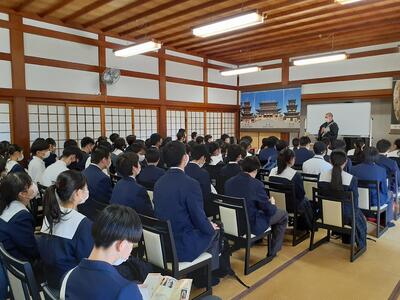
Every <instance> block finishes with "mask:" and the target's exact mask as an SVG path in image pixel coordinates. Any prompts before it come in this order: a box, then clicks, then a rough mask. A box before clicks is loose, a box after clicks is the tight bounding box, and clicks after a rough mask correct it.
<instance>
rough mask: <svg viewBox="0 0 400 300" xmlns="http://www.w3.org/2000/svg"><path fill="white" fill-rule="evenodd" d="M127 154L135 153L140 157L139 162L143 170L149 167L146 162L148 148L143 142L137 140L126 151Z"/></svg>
mask: <svg viewBox="0 0 400 300" xmlns="http://www.w3.org/2000/svg"><path fill="white" fill-rule="evenodd" d="M125 152H134V153H136V154H137V155H138V156H139V162H140V165H141V166H142V168H145V167H147V161H146V146H145V145H144V143H143V141H141V140H136V142H135V143H133V144H132V145H131V146H130V148H129V149H126V151H125Z"/></svg>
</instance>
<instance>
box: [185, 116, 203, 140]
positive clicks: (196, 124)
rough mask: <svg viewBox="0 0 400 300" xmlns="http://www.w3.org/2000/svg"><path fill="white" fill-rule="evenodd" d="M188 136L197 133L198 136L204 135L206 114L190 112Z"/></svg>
mask: <svg viewBox="0 0 400 300" xmlns="http://www.w3.org/2000/svg"><path fill="white" fill-rule="evenodd" d="M187 127H188V128H187V135H188V136H189V134H191V133H192V132H193V131H196V132H197V134H198V135H204V112H203V111H188V112H187Z"/></svg>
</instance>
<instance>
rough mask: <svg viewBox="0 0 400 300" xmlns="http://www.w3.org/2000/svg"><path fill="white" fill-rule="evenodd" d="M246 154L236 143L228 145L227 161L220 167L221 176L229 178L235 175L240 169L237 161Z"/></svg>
mask: <svg viewBox="0 0 400 300" xmlns="http://www.w3.org/2000/svg"><path fill="white" fill-rule="evenodd" d="M244 156H246V152H245V151H244V150H243V149H242V147H240V146H239V145H237V144H232V145H229V147H228V152H227V156H226V157H227V160H228V163H227V164H226V165H225V166H224V167H222V169H221V176H222V177H223V178H225V180H228V179H229V178H231V177H233V176H236V175H237V174H239V173H240V172H241V171H242V168H241V167H240V165H239V161H241V160H242V158H243V157H244Z"/></svg>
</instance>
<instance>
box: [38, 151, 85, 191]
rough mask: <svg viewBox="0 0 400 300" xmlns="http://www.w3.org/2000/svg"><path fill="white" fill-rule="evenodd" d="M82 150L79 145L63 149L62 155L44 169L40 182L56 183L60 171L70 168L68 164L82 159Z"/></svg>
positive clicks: (45, 184) (48, 184)
mask: <svg viewBox="0 0 400 300" xmlns="http://www.w3.org/2000/svg"><path fill="white" fill-rule="evenodd" d="M80 155H81V150H79V148H78V147H74V146H71V147H67V148H65V149H64V150H63V153H62V156H61V158H60V159H59V160H57V161H56V162H55V163H54V164H52V165H50V166H48V167H47V168H46V170H44V172H43V175H42V179H41V180H40V183H41V184H42V185H44V186H50V185H52V184H54V183H55V182H56V180H57V177H58V175H60V173H62V172H64V171H67V170H69V169H68V166H69V165H70V164H71V163H73V162H75V161H78V160H80V159H81V156H80Z"/></svg>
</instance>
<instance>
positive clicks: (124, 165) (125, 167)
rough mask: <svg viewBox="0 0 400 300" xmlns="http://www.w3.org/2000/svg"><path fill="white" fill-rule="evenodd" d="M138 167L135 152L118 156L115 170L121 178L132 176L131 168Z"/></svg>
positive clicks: (137, 158) (137, 157)
mask: <svg viewBox="0 0 400 300" xmlns="http://www.w3.org/2000/svg"><path fill="white" fill-rule="evenodd" d="M133 166H135V167H136V168H137V167H138V166H139V156H138V155H137V154H136V153H135V152H126V153H122V154H121V155H118V158H117V163H116V166H115V168H116V169H117V172H118V173H119V174H121V175H122V176H123V177H128V176H132V175H133V173H132V167H133Z"/></svg>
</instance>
